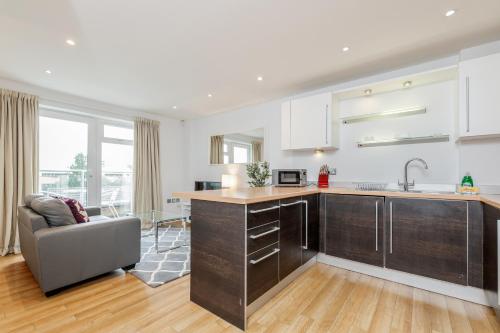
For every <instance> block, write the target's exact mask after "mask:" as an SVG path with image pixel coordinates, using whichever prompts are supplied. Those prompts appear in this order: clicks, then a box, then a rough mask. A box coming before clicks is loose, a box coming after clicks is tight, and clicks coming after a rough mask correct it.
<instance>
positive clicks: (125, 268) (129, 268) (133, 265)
mask: <svg viewBox="0 0 500 333" xmlns="http://www.w3.org/2000/svg"><path fill="white" fill-rule="evenodd" d="M134 268H135V264H132V265H128V266H125V267H122V269H123V270H124V271H125V272H126V271H130V270H131V269H134Z"/></svg>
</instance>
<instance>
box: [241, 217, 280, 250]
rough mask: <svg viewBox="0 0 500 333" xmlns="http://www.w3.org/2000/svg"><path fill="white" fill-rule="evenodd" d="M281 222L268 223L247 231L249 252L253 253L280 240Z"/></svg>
mask: <svg viewBox="0 0 500 333" xmlns="http://www.w3.org/2000/svg"><path fill="white" fill-rule="evenodd" d="M279 230H280V229H279V222H278V221H276V222H273V223H268V224H265V225H262V226H260V227H256V228H252V229H250V230H248V231H247V253H253V252H255V251H257V250H260V249H262V248H264V247H266V246H269V245H271V244H274V243H276V242H278V240H279Z"/></svg>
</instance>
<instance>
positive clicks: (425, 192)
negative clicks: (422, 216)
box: [408, 190, 456, 194]
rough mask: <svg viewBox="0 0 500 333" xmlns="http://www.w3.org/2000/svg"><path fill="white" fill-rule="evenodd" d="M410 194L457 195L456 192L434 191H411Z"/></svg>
mask: <svg viewBox="0 0 500 333" xmlns="http://www.w3.org/2000/svg"><path fill="white" fill-rule="evenodd" d="M408 193H424V194H456V193H455V191H433V190H409V191H408Z"/></svg>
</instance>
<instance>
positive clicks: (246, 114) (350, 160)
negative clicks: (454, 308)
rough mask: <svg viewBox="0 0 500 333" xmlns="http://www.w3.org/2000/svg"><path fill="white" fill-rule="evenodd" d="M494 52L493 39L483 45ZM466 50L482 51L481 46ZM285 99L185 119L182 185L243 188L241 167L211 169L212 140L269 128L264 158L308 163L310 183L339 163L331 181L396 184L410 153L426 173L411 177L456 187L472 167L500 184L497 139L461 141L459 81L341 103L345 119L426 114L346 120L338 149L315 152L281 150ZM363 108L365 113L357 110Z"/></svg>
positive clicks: (279, 164) (486, 181)
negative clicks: (404, 140)
mask: <svg viewBox="0 0 500 333" xmlns="http://www.w3.org/2000/svg"><path fill="white" fill-rule="evenodd" d="M485 49H488V50H492V49H493V50H495V49H496V48H495V47H492V46H491V45H490V44H489V45H487V46H486V47H485ZM464 53H466V54H481V53H484V52H479V51H477V49H475V50H474V52H466V51H465V52H464ZM458 61H459V55H456V56H452V57H448V58H443V59H438V60H436V61H432V62H428V63H424V64H419V65H416V66H411V67H408V68H403V69H399V70H395V71H392V72H386V73H382V74H379V75H375V76H372V77H366V78H362V79H358V80H354V81H350V82H346V83H343V84H339V85H336V86H328V87H324V88H322V89H318V90H315V91H311V92H308V93H304V94H300V95H297V96H293V97H302V96H307V95H312V94H317V93H321V92H325V91H335V90H343V89H346V88H350V87H356V86H360V85H364V84H367V83H371V82H378V81H383V80H387V79H391V78H396V77H400V76H405V75H408V74H413V73H420V72H424V71H429V70H433V69H437V68H443V67H447V66H451V65H457V64H458ZM290 97H291V96H288V97H286V98H283V99H279V100H275V101H271V102H267V103H263V104H260V105H256V106H252V107H246V108H242V109H238V110H234V111H232V112H227V113H223V114H218V115H214V116H210V117H204V118H199V119H194V120H190V121H187V122H186V131H187V132H186V142H187V146H188V152H189V156H188V157H187V161H186V165H187V166H188V169H187V177H186V181H185V188H186V189H192V187H193V186H194V185H193V183H194V181H195V180H212V181H220V178H221V175H222V174H224V173H232V174H237V175H239V184H238V185H239V186H242V185H246V180H247V179H246V175H245V170H244V166H238V165H229V166H222V165H221V166H209V165H208V142H209V139H208V138H209V137H210V136H211V135H216V134H225V133H233V132H239V131H245V130H249V129H253V128H258V127H264V128H265V132H266V135H265V146H266V148H265V151H264V159H265V160H267V161H269V162H270V163H271V168H306V169H308V172H309V180H316V178H317V173H318V170H319V167H320V166H321V165H322V164H323V163H328V164H329V166H331V167H336V168H337V176H334V177H332V178H331V179H330V180H333V181H335V180H336V181H378V182H389V183H395V182H397V180H398V178H399V179H402V176H403V165H404V162H405V161H406V160H408V159H409V158H411V157H422V158H424V159H425V160H426V161H427V162H428V164H429V170H428V171H424V170H423V169H421V168H419V167H411V168H410V180H411V179H415V181H416V182H417V183H425V184H455V183H458V182H460V179H461V177H462V175H463V174H464V173H465V172H466V171H470V172H471V173H472V176H473V177H474V179H475V180H476V183H478V184H482V185H500V139H496V140H489V141H485V140H479V141H474V142H470V143H456V133H455V125H456V116H457V112H458V111H457V109H458V106H457V103H458V101H457V99H458V98H457V82H456V81H447V82H441V83H435V84H432V85H428V86H423V87H414V88H412V89H408V90H404V91H399V92H392V93H387V94H381V95H374V96H371V97H370V98H359V99H356V100H349V101H343V102H342V103H341V110H340V112H341V116H345V115H347V114H349V113H351V112H362V113H369V112H375V111H377V110H380V109H386V108H387V109H391V108H394V107H401V106H416V105H423V106H426V107H427V113H426V114H421V115H414V116H409V117H404V118H403V117H402V118H394V119H384V120H377V121H372V122H365V123H357V124H351V125H341V129H340V130H341V142H340V149H339V150H337V151H327V152H325V153H324V154H322V155H315V154H314V153H313V152H312V151H282V150H281V149H280V131H281V128H280V110H281V103H282V102H283V101H284V100H286V99H289V98H290ZM357 110H360V111H357ZM432 134H450V135H451V139H450V142H443V143H427V144H413V145H401V146H385V147H371V148H357V147H356V141H358V140H360V139H363V138H365V137H370V136H374V137H377V138H379V137H382V136H386V137H388V138H391V137H394V136H397V135H399V136H404V135H412V136H413V135H415V136H417V135H432Z"/></svg>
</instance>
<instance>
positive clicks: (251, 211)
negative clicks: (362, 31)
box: [247, 200, 280, 229]
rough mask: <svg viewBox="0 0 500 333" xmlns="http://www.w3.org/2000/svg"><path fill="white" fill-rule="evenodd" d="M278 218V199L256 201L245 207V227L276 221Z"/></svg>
mask: <svg viewBox="0 0 500 333" xmlns="http://www.w3.org/2000/svg"><path fill="white" fill-rule="evenodd" d="M279 219H280V202H279V201H278V200H273V201H264V202H258V203H254V204H251V205H248V207H247V228H248V229H250V228H254V227H258V226H260V225H263V224H266V223H271V222H275V221H278V220H279Z"/></svg>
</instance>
